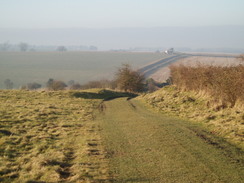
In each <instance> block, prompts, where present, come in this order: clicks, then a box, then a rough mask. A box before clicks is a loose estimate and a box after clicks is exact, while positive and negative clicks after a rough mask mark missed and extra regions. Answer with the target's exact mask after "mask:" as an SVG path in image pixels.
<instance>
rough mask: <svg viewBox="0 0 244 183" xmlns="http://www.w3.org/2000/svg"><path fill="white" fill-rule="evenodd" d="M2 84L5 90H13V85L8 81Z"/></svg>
mask: <svg viewBox="0 0 244 183" xmlns="http://www.w3.org/2000/svg"><path fill="white" fill-rule="evenodd" d="M4 84H5V86H6V89H13V87H14V83H13V82H12V81H11V80H10V79H6V80H5V81H4Z"/></svg>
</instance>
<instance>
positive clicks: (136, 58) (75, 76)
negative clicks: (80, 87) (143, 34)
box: [0, 52, 165, 89]
mask: <svg viewBox="0 0 244 183" xmlns="http://www.w3.org/2000/svg"><path fill="white" fill-rule="evenodd" d="M163 57H165V55H163V54H161V53H149V52H148V53H128V52H63V53H61V52H26V53H22V52H0V89H3V88H5V86H4V80H6V79H10V80H11V81H12V82H13V83H14V87H15V88H19V87H20V86H21V85H24V84H26V83H30V82H37V83H40V84H42V85H44V84H45V83H46V82H47V80H48V79H49V78H53V79H59V80H63V81H65V82H67V81H69V80H75V81H76V82H80V83H81V84H83V83H85V82H87V81H91V80H97V79H111V78H112V77H113V75H114V73H115V71H116V70H117V68H118V67H119V66H120V65H121V64H122V63H129V64H131V65H132V66H133V67H134V68H139V67H141V66H143V65H145V64H148V63H149V62H152V61H155V60H158V59H160V58H163Z"/></svg>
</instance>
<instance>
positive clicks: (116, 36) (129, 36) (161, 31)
mask: <svg viewBox="0 0 244 183" xmlns="http://www.w3.org/2000/svg"><path fill="white" fill-rule="evenodd" d="M243 32H244V26H243V25H239V26H191V27H189V26H188V27H187V26H174V27H173V26H165V27H154V28H153V27H151V28H149V27H147V28H146V27H145V28H143V27H137V28H129V27H127V28H126V27H124V28H45V29H44V28H43V29H40V28H39V29H37V28H36V29H30V28H25V29H15V28H5V29H4V28H2V29H0V43H1V42H7V41H8V42H10V43H16V44H18V43H19V42H27V43H29V44H32V45H65V46H66V45H95V46H97V47H98V49H99V50H110V49H130V48H148V49H149V48H155V49H157V48H165V49H166V48H169V47H175V48H178V50H179V51H194V50H196V51H216V52H232V53H241V52H244V36H243Z"/></svg>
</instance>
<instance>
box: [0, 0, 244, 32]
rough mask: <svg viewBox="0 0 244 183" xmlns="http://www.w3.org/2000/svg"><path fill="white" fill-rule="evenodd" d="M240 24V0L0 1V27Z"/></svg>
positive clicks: (243, 20) (243, 16)
mask: <svg viewBox="0 0 244 183" xmlns="http://www.w3.org/2000/svg"><path fill="white" fill-rule="evenodd" d="M215 25H216V26H218V25H244V0H0V28H74V27H84V28H112V27H162V26H215Z"/></svg>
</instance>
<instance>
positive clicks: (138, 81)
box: [116, 64, 145, 92]
mask: <svg viewBox="0 0 244 183" xmlns="http://www.w3.org/2000/svg"><path fill="white" fill-rule="evenodd" d="M144 80H145V78H144V75H142V74H141V73H140V72H139V71H134V70H132V68H131V66H130V65H129V64H124V65H122V67H121V68H119V69H118V71H117V73H116V83H117V87H118V88H119V89H121V90H124V91H129V92H141V91H143V90H144Z"/></svg>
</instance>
